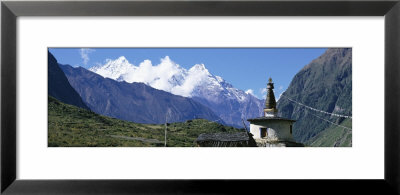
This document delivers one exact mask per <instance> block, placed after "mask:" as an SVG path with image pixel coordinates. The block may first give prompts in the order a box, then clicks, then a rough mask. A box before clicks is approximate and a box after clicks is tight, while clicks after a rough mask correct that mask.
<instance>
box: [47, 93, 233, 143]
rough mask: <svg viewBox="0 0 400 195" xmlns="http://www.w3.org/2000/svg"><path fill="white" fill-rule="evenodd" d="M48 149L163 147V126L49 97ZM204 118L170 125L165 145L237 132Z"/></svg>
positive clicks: (191, 141)
mask: <svg viewBox="0 0 400 195" xmlns="http://www.w3.org/2000/svg"><path fill="white" fill-rule="evenodd" d="M48 112H49V113H48V146H49V147H55V146H61V147H65V146H66V147H69V146H72V147H87V146H90V147H95V146H97V147H109V146H120V147H121V146H122V147H135V146H145V147H146V146H164V129H165V126H164V125H152V124H138V123H132V122H128V121H123V120H118V119H115V118H110V117H105V116H101V115H98V114H96V113H94V112H91V111H88V110H86V109H82V108H78V107H75V106H72V105H68V104H64V103H62V102H60V101H58V100H57V99H55V98H52V97H49V102H48ZM237 131H240V130H239V129H236V128H233V127H228V126H223V125H220V124H218V123H214V122H210V121H207V120H204V119H196V120H193V121H191V122H182V123H171V124H169V126H168V132H167V146H175V147H188V146H189V147H190V146H195V143H194V141H195V140H196V138H197V137H198V136H199V135H200V134H201V133H211V132H237Z"/></svg>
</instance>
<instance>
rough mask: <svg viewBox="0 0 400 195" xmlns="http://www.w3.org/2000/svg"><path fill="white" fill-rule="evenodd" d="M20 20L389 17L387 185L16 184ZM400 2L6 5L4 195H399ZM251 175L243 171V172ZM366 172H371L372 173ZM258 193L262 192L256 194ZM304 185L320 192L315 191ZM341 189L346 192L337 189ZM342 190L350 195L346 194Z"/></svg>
mask: <svg viewBox="0 0 400 195" xmlns="http://www.w3.org/2000/svg"><path fill="white" fill-rule="evenodd" d="M19 16H385V27H384V28H385V67H384V69H385V86H384V89H385V102H384V106H385V108H384V109H385V151H384V156H385V159H384V161H385V174H384V179H382V180H20V179H16V172H17V171H16V164H17V159H16V151H17V148H16V147H17V146H16V145H17V144H16V142H17V140H16V126H17V124H16V116H17V111H16V108H17V104H16V100H17V94H16V85H17V83H16V81H17V74H16V73H17V59H16V52H17V46H16V45H17V39H16V35H17V25H16V24H17V17H19ZM399 28H400V4H399V0H383V1H382V0H380V1H379V0H375V1H372V0H340V1H326V0H281V1H277V0H259V1H244V0H239V1H223V0H215V1H210V0H208V1H196V0H192V1H187V0H172V1H170V0H158V1H151V0H147V1H144V0H142V1H110V0H105V1H37V0H35V1H2V2H1V81H0V82H1V138H0V142H1V143H0V147H1V173H0V174H1V182H0V185H1V193H5V194H88V193H91V194H97V193H100V194H144V193H146V194H153V193H154V194H161V193H166V194H168V193H169V194H171V193H173V194H175V193H181V194H182V193H183V194H203V193H214V194H215V193H217V194H236V193H244V192H246V193H251V192H255V191H262V190H267V189H268V191H267V192H268V193H281V194H282V193H283V194H291V193H296V194H298V193H300V194H303V193H307V194H320V193H321V192H322V191H320V190H316V189H325V190H326V191H323V193H325V192H326V193H329V194H331V193H332V194H334V193H335V194H338V193H340V194H351V193H360V192H369V193H371V192H372V193H373V192H377V193H380V194H399V193H400V178H399V172H400V171H399V170H400V157H399V152H400V150H399V149H400V144H399V141H400V139H399V138H400V134H399V130H398V129H399V127H400V122H399V121H398V120H397V119H398V118H399V116H400V104H399V100H400V78H399V75H400V55H399V53H400V39H399V35H400V31H399ZM239 167H241V168H246V167H245V165H240V166H239ZM366 171H368V170H366ZM254 186H260V188H256V187H254ZM286 186H290V187H286ZM304 186H318V188H315V189H310V188H309V187H304ZM337 186H340V187H337ZM344 189H346V190H345V191H344Z"/></svg>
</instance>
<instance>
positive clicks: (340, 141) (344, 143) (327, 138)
mask: <svg viewBox="0 0 400 195" xmlns="http://www.w3.org/2000/svg"><path fill="white" fill-rule="evenodd" d="M340 125H342V126H345V127H348V128H352V123H351V119H346V120H344V121H342V123H340ZM351 140H352V132H351V131H350V130H348V129H344V128H342V127H338V126H334V125H332V126H330V127H329V128H327V129H325V130H324V131H322V132H321V133H319V134H317V135H316V136H315V137H313V138H311V139H310V140H308V141H307V142H306V145H307V146H312V147H334V146H335V147H351V146H352V141H351Z"/></svg>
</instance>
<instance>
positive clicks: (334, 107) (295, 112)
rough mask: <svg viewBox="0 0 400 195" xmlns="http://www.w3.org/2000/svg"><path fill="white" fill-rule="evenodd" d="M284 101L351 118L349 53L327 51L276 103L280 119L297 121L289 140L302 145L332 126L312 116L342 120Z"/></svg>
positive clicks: (337, 121)
mask: <svg viewBox="0 0 400 195" xmlns="http://www.w3.org/2000/svg"><path fill="white" fill-rule="evenodd" d="M288 98H290V99H292V100H294V101H297V102H299V103H301V104H304V105H307V106H309V107H312V108H314V109H317V110H321V111H324V112H327V113H335V114H342V115H347V116H351V115H352V49H351V48H337V49H327V51H326V52H325V53H324V54H322V55H321V56H320V57H318V58H317V59H315V60H313V61H311V62H310V63H309V64H307V65H306V66H304V67H303V68H302V69H301V70H300V71H299V72H298V73H297V74H296V75H295V76H294V78H293V79H292V81H291V83H290V85H289V87H288V89H287V90H286V91H285V92H284V93H283V95H282V97H281V98H280V99H279V101H278V102H277V108H278V110H279V112H280V115H281V116H282V117H285V118H291V119H294V120H297V121H296V123H295V124H294V125H293V137H294V138H295V140H296V141H298V142H302V143H305V142H307V141H308V140H309V139H311V138H313V137H315V136H317V135H318V134H319V133H321V132H322V131H324V130H325V129H327V128H329V127H331V126H332V124H330V123H328V122H326V121H322V120H321V119H318V118H317V117H315V116H313V115H317V116H319V117H323V118H324V119H326V120H329V121H331V122H333V123H337V124H340V123H341V122H342V121H343V120H344V118H341V117H336V116H331V115H328V114H324V113H322V112H316V111H314V110H311V109H308V108H306V107H304V106H301V105H299V104H296V103H293V102H291V101H290V100H289V99H288Z"/></svg>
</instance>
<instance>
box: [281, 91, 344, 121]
mask: <svg viewBox="0 0 400 195" xmlns="http://www.w3.org/2000/svg"><path fill="white" fill-rule="evenodd" d="M281 96H282V97H284V98H286V99H288V100H289V101H291V102H294V103H296V104H298V105H301V106H304V107H306V108H308V109H310V110H313V111H317V112H321V113H324V114H329V115H331V116H336V117H342V118H352V116H347V115H342V114H335V113H330V112H326V111H323V110H318V109H316V108H313V107H310V106H307V105H305V104H302V103H300V102H297V101H295V100H292V99H290V98H289V97H286V96H284V95H281Z"/></svg>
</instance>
